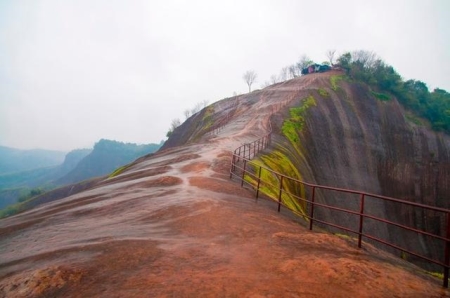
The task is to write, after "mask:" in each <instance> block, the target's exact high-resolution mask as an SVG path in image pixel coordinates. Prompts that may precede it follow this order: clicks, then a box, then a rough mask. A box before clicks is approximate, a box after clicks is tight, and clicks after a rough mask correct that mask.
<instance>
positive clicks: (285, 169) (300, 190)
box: [247, 150, 306, 214]
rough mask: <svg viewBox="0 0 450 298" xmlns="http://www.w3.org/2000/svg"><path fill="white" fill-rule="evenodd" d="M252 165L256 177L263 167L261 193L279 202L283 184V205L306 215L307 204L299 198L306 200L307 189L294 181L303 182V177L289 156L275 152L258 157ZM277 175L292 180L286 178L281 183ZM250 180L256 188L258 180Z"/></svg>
mask: <svg viewBox="0 0 450 298" xmlns="http://www.w3.org/2000/svg"><path fill="white" fill-rule="evenodd" d="M252 163H253V164H254V169H255V171H254V172H255V176H256V177H257V176H258V173H259V167H262V169H261V183H260V189H259V191H260V192H261V193H264V194H265V195H267V196H269V197H271V198H272V199H274V200H276V201H278V198H279V197H280V184H281V183H282V185H281V187H282V189H283V191H282V192H281V201H282V203H283V204H284V205H286V206H287V207H288V208H289V209H291V210H293V211H295V212H297V213H300V214H304V212H305V208H306V204H305V202H304V201H301V200H299V199H298V197H300V198H305V187H304V185H303V184H301V183H298V182H295V181H294V180H293V179H296V180H301V175H300V172H299V170H298V169H297V167H296V166H295V165H294V164H293V163H292V161H291V160H290V159H289V157H288V156H287V155H285V154H284V153H282V152H281V151H279V150H275V151H272V152H271V153H269V154H266V155H263V156H260V157H258V158H257V159H255V160H253V161H252ZM277 173H282V174H283V175H285V176H288V177H290V178H292V179H288V178H286V177H284V178H283V181H282V182H281V176H280V175H279V174H277ZM249 179H250V180H254V181H253V182H252V184H253V185H255V186H256V183H257V178H255V179H253V178H252V177H250V178H249ZM247 181H248V180H247Z"/></svg>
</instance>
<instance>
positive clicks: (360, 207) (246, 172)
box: [230, 127, 450, 288]
mask: <svg viewBox="0 0 450 298" xmlns="http://www.w3.org/2000/svg"><path fill="white" fill-rule="evenodd" d="M271 134H272V128H271V127H270V130H269V132H268V133H267V134H266V135H264V136H263V137H261V138H259V139H258V140H256V141H254V142H251V143H247V144H243V145H241V146H240V147H238V148H236V149H235V150H234V152H233V156H232V160H231V169H230V179H233V177H234V178H237V179H238V180H240V182H241V186H242V187H244V184H246V185H249V186H250V187H251V188H252V189H253V190H255V191H256V198H258V197H259V195H260V193H261V192H264V195H265V196H267V197H268V198H269V199H271V200H273V201H276V202H277V206H278V212H280V210H281V207H282V206H283V207H285V208H287V209H289V210H290V211H293V212H294V213H297V215H301V216H302V217H303V218H305V219H306V220H307V221H309V229H310V230H312V228H313V225H314V224H316V225H317V224H319V225H321V226H328V227H331V228H335V229H338V230H343V231H346V232H347V233H351V234H356V235H357V237H358V247H359V248H361V247H362V244H363V241H362V240H363V237H364V238H366V239H370V240H371V241H374V242H378V243H381V244H383V245H386V246H388V247H390V248H392V249H395V250H399V251H401V253H402V254H405V253H407V254H410V255H411V256H414V257H416V258H418V259H421V260H423V261H425V262H428V263H431V264H435V265H438V266H440V267H442V268H443V287H445V288H448V280H449V268H450V266H449V262H450V210H449V209H445V208H439V207H433V206H429V205H424V204H419V203H414V202H410V201H406V200H400V199H396V198H391V197H386V196H381V195H376V194H371V193H367V192H362V191H357V190H350V189H342V188H335V187H328V186H322V185H317V184H312V183H306V182H303V181H300V180H297V179H294V178H291V177H288V176H286V175H283V174H281V173H278V172H276V171H273V170H271V169H269V168H267V167H264V166H261V165H260V164H258V163H255V162H254V161H252V159H253V158H254V157H255V156H256V155H257V154H258V153H259V152H261V151H262V150H264V149H265V148H267V147H268V146H269V144H270V143H271ZM264 172H265V173H264ZM263 173H264V175H263ZM268 176H271V177H274V178H275V179H273V180H275V181H277V182H278V183H277V184H276V185H275V184H273V183H271V182H270V181H267V179H266V180H264V179H263V178H261V177H268ZM288 183H291V184H292V183H293V184H297V185H299V186H300V187H301V188H302V189H305V191H303V192H302V193H303V194H305V195H303V196H302V195H298V194H294V193H290V192H289V191H288V189H287V187H284V186H285V185H287V184H288ZM267 190H271V191H270V193H271V194H272V195H271V194H269V192H268V191H267ZM319 191H320V192H322V196H326V195H330V194H327V192H333V193H334V194H332V195H335V194H336V193H338V194H340V195H342V196H346V195H347V196H348V195H352V196H356V197H357V199H356V200H355V201H354V202H353V203H354V205H356V208H354V209H350V208H346V207H342V206H339V205H337V206H336V205H327V204H324V203H322V202H318V201H316V199H317V197H318V196H317V193H318V192H319ZM273 194H277V195H275V196H274V195H273ZM306 194H307V195H306ZM287 197H289V198H291V199H294V200H297V201H298V203H299V204H303V206H305V207H306V208H305V209H304V212H303V213H301V214H300V213H298V212H297V211H296V210H294V209H293V208H291V207H290V206H289V205H288V204H286V199H285V198H287ZM369 199H370V200H372V201H376V202H385V203H386V202H387V204H400V205H402V206H409V207H411V208H419V209H420V210H421V212H433V213H436V214H440V218H442V219H444V220H443V225H442V230H443V231H445V236H442V235H441V234H442V233H431V232H427V231H425V230H422V229H417V228H414V227H411V226H408V225H407V224H403V223H398V222H396V221H394V220H393V219H388V218H382V217H380V216H378V215H374V214H371V213H370V210H368V209H369V208H367V207H366V208H365V203H366V204H367V202H368V200H369ZM318 208H322V209H327V210H329V211H328V212H333V214H335V213H336V212H342V213H344V214H347V215H348V216H353V217H354V222H353V223H354V224H353V225H350V226H349V225H347V226H344V225H342V224H339V223H333V222H330V221H327V220H325V219H323V218H319V216H317V209H318ZM365 224H366V225H369V224H370V225H371V226H374V225H375V226H381V225H389V226H391V227H395V228H396V229H397V228H398V229H402V230H404V231H409V232H411V233H413V234H415V237H419V236H421V237H431V238H432V239H435V241H439V242H440V243H441V246H440V247H441V248H442V247H443V249H441V251H442V252H443V253H442V258H441V259H439V260H436V259H433V258H431V257H428V256H425V255H424V254H423V253H419V252H414V251H412V250H410V249H407V248H405V247H402V246H401V245H399V244H396V243H393V242H392V241H389V240H387V239H382V238H381V237H379V236H377V235H375V233H373V234H370V232H366V231H364V226H365ZM352 227H353V228H352ZM354 227H356V229H355V228H354ZM442 244H443V245H442Z"/></svg>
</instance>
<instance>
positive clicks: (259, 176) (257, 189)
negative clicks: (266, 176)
mask: <svg viewBox="0 0 450 298" xmlns="http://www.w3.org/2000/svg"><path fill="white" fill-rule="evenodd" d="M261 171H262V167H261V166H259V174H258V186H257V187H256V198H258V196H259V186H260V185H261Z"/></svg>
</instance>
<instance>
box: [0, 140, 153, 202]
mask: <svg viewBox="0 0 450 298" xmlns="http://www.w3.org/2000/svg"><path fill="white" fill-rule="evenodd" d="M161 146H162V143H161V144H147V145H137V144H132V143H122V142H117V141H111V140H105V139H101V140H100V141H99V142H97V143H96V144H95V145H94V149H76V150H72V151H70V152H69V153H67V155H66V156H65V158H64V159H62V160H61V161H60V163H59V164H57V165H51V166H49V165H47V164H45V163H41V164H44V165H45V166H43V167H39V168H33V169H28V170H22V171H20V170H17V171H15V172H8V173H1V172H0V209H1V208H3V207H5V206H7V205H10V204H13V203H15V202H17V200H18V198H19V197H20V196H21V195H24V194H26V193H29V192H30V191H31V189H33V188H43V189H52V188H54V187H57V186H63V185H67V184H70V183H76V182H80V181H82V180H86V179H89V178H92V177H96V176H103V175H106V174H109V173H110V172H112V171H114V170H115V169H116V168H118V167H120V166H123V165H126V164H128V163H130V162H132V161H134V160H135V159H137V158H139V157H141V156H143V155H146V154H149V153H153V152H155V151H157V150H158V149H159V148H160V147H161ZM1 148H6V147H1ZM7 149H11V148H7ZM4 151H5V152H8V154H10V153H9V152H13V153H14V154H16V155H17V154H18V153H19V151H22V150H17V149H11V150H4ZM33 151H34V150H33ZM36 151H45V150H36ZM10 155H12V154H10ZM23 160H26V159H23ZM23 160H22V161H23ZM63 161H64V162H63ZM5 164H8V168H10V169H12V168H14V169H20V168H21V167H20V164H19V165H14V163H13V162H12V161H11V162H9V163H5ZM34 164H35V165H37V164H39V163H34ZM4 168H6V166H5V167H4ZM22 168H23V167H22Z"/></svg>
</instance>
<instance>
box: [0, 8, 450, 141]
mask: <svg viewBox="0 0 450 298" xmlns="http://www.w3.org/2000/svg"><path fill="white" fill-rule="evenodd" d="M448 28H450V1H446V0H442V1H425V0H424V1H413V0H404V1H396V0H389V1H371V2H369V1H360V0H359V1H332V0H330V1H312V0H311V1H282V0H277V1H261V0H258V1H243V0H241V1H125V0H122V1H119V0H117V1H110V0H105V1H98V0H89V1H79V0H76V1H75V0H74V1H68V0H51V1H39V0H35V1H32V0H30V1H25V0H23V1H14V0H11V1H6V0H0V145H4V146H10V147H16V148H24V149H27V148H45V149H59V150H71V149H75V148H83V147H92V145H93V144H94V142H96V141H98V140H99V139H100V138H108V139H113V140H117V141H124V142H133V143H151V142H153V143H159V142H160V141H161V140H162V139H165V134H166V132H167V130H168V128H169V126H170V123H171V120H172V119H174V118H180V119H181V120H182V121H184V115H183V112H184V111H185V110H186V109H191V108H193V107H194V106H195V105H196V103H198V102H201V101H205V100H208V101H209V102H210V103H212V102H214V101H217V100H219V99H222V98H225V97H229V96H232V95H233V93H234V92H236V93H245V92H246V91H247V86H246V84H245V83H244V81H243V80H242V74H243V73H244V72H245V71H246V70H249V69H253V70H255V71H256V72H257V73H258V81H257V83H256V84H255V86H254V88H259V87H260V86H261V84H262V83H264V81H267V80H269V78H270V76H271V75H273V74H278V73H279V71H280V69H281V68H282V67H284V66H287V65H289V64H292V63H295V62H296V61H298V60H299V58H300V56H301V55H302V54H307V55H308V56H309V57H311V58H312V59H313V60H315V61H316V62H322V61H324V60H326V57H325V52H326V50H329V49H336V50H337V51H338V53H339V54H340V53H342V52H344V51H353V50H359V49H364V50H370V51H374V52H376V53H377V54H378V55H379V56H380V57H381V58H383V59H384V61H386V62H387V63H388V64H391V65H392V66H394V68H395V69H396V70H397V71H398V72H399V73H400V74H401V75H402V76H404V78H406V79H411V78H413V79H419V80H422V81H424V82H425V83H427V84H428V86H429V87H430V89H433V88H435V87H441V88H443V89H446V90H447V91H449V90H450V38H449V37H450V36H449V29H448Z"/></svg>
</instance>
